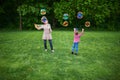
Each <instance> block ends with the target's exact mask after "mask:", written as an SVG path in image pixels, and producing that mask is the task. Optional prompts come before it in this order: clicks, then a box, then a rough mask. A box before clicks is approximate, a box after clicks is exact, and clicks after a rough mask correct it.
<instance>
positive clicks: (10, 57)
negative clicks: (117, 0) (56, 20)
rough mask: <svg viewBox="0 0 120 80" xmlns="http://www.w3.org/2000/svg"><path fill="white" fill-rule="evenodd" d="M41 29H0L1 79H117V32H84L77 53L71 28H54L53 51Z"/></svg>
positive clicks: (119, 79) (119, 40)
mask: <svg viewBox="0 0 120 80" xmlns="http://www.w3.org/2000/svg"><path fill="white" fill-rule="evenodd" d="M42 32H43V31H23V32H14V31H13V32H0V80H120V77H119V76H120V58H119V57H120V32H105V31H104V32H95V31H93V32H92V31H91V32H85V34H84V36H83V37H81V42H80V43H79V53H78V55H77V56H76V55H72V54H71V47H72V43H73V32H72V31H53V33H52V35H53V46H54V49H55V52H54V54H51V51H50V47H49V44H48V49H49V51H48V52H45V51H44V47H43V41H42V39H41V37H42Z"/></svg>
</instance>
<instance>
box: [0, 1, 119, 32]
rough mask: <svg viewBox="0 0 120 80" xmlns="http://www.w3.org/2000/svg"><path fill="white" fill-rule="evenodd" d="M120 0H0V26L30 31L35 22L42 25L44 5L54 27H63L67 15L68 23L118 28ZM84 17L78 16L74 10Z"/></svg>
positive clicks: (98, 28)
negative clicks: (78, 17) (64, 17)
mask: <svg viewBox="0 0 120 80" xmlns="http://www.w3.org/2000/svg"><path fill="white" fill-rule="evenodd" d="M119 3H120V2H119V0H46V1H45V0H0V28H8V29H20V30H22V29H25V30H29V29H31V30H33V29H34V25H33V24H34V23H39V24H41V21H40V20H41V17H42V15H41V14H40V10H41V8H45V9H46V11H47V14H46V15H45V16H46V17H47V18H48V19H49V23H50V24H51V25H52V27H53V28H62V27H63V26H62V24H63V14H64V13H68V15H69V20H68V22H69V26H68V27H67V28H73V27H84V23H85V22H86V21H90V22H91V27H90V28H89V29H95V30H100V29H102V30H119V24H120V23H119V22H120V21H119V20H120V15H119V14H120V6H119V5H120V4H119ZM79 11H82V12H83V18H82V19H77V18H76V16H77V13H78V12H79Z"/></svg>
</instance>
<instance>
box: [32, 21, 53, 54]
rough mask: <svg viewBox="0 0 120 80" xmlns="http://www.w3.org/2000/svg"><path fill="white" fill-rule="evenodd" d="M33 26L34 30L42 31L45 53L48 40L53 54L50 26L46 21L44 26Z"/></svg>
mask: <svg viewBox="0 0 120 80" xmlns="http://www.w3.org/2000/svg"><path fill="white" fill-rule="evenodd" d="M34 25H35V28H36V29H38V30H40V29H43V30H44V32H43V37H42V39H43V40H44V48H45V51H47V40H49V44H50V48H51V51H52V52H54V49H53V45H52V35H51V32H52V29H51V26H50V24H48V20H46V21H45V22H44V25H37V24H34Z"/></svg>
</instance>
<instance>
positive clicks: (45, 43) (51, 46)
mask: <svg viewBox="0 0 120 80" xmlns="http://www.w3.org/2000/svg"><path fill="white" fill-rule="evenodd" d="M49 44H50V48H51V50H53V45H52V40H49ZM44 48H45V49H47V40H44Z"/></svg>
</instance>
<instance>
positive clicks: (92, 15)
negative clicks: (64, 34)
mask: <svg viewBox="0 0 120 80" xmlns="http://www.w3.org/2000/svg"><path fill="white" fill-rule="evenodd" d="M107 4H108V1H106V0H101V1H100V0H61V1H60V2H59V3H58V2H56V3H54V12H55V16H56V18H57V19H58V21H59V22H60V24H62V23H63V20H62V17H63V14H64V13H68V14H69V22H70V24H73V22H74V23H75V21H76V20H75V19H76V13H77V12H78V11H82V12H83V15H84V19H83V20H84V21H85V20H91V19H92V20H93V22H94V23H95V24H94V26H95V25H99V24H100V23H102V22H104V19H105V18H106V17H107V16H109V15H110V10H109V7H108V5H107Z"/></svg>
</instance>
